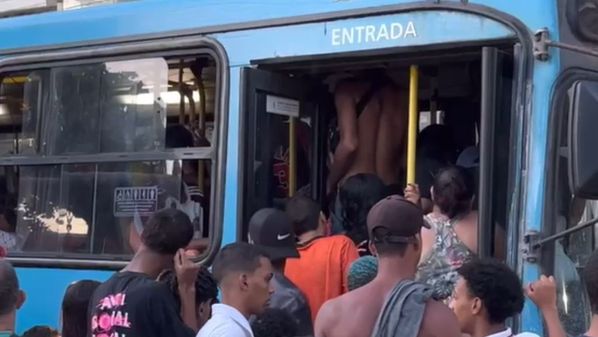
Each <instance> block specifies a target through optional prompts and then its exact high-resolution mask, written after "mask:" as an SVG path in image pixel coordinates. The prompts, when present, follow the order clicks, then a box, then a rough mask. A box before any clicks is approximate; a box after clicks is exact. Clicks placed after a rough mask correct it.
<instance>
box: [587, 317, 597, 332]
mask: <svg viewBox="0 0 598 337" xmlns="http://www.w3.org/2000/svg"><path fill="white" fill-rule="evenodd" d="M586 336H588V337H598V314H594V315H592V322H591V324H590V329H589V330H588V332H587V333H586Z"/></svg>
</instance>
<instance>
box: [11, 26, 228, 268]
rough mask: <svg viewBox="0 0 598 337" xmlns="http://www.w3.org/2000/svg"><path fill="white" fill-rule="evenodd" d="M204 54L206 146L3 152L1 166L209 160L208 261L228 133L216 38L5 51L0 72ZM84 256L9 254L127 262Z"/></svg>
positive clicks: (79, 264)
mask: <svg viewBox="0 0 598 337" xmlns="http://www.w3.org/2000/svg"><path fill="white" fill-rule="evenodd" d="M199 54H203V55H208V56H210V57H212V58H213V60H214V61H215V63H216V84H215V108H214V112H215V119H214V130H215V132H214V136H213V140H212V142H211V146H210V147H194V148H181V149H166V150H163V151H159V152H158V151H144V152H110V153H99V154H84V155H76V156H67V155H57V156H39V155H33V156H26V155H16V156H3V157H0V166H39V165H49V164H56V165H60V164H74V163H77V164H80V163H81V164H84V163H95V164H101V163H107V162H137V161H148V160H151V161H163V160H185V159H194V160H202V159H204V160H210V161H211V168H212V171H211V172H212V176H211V183H212V186H213V187H212V189H211V195H210V201H211V202H210V220H209V221H210V223H209V228H210V237H209V240H210V244H209V247H208V251H207V252H206V253H204V254H203V255H202V256H201V257H200V261H199V262H201V263H209V262H210V261H211V260H213V258H214V257H215V254H216V253H217V252H218V250H219V248H220V245H221V241H222V233H223V220H224V219H223V218H224V184H225V167H226V153H227V137H228V132H227V130H228V127H227V126H228V113H229V109H228V99H229V80H230V78H229V64H228V56H227V54H226V51H225V49H224V47H223V46H222V45H221V44H220V43H219V42H218V41H216V40H215V39H212V38H209V37H205V36H190V37H180V38H176V39H169V38H161V39H152V40H143V41H133V42H127V43H113V44H110V43H106V44H103V45H99V46H93V47H69V48H64V49H59V50H51V51H47V52H41V53H40V52H36V53H30V54H21V55H18V54H17V55H9V56H8V57H6V58H4V59H0V74H4V73H9V72H15V71H27V70H33V69H39V68H47V67H59V66H75V65H76V66H79V65H84V64H89V63H97V62H110V61H121V60H135V59H141V58H151V57H160V58H168V57H177V56H180V57H185V56H187V57H188V56H193V55H199ZM86 255H87V258H79V256H81V254H72V255H71V256H76V257H73V258H71V257H68V256H69V254H64V255H62V254H61V255H60V256H56V255H55V254H53V253H52V252H49V253H46V252H43V253H22V254H21V253H19V254H17V255H16V256H10V257H8V260H9V261H11V262H13V263H14V264H15V265H16V266H23V267H58V268H76V269H88V268H93V269H98V268H99V269H119V268H122V267H123V266H124V265H126V263H127V262H128V260H129V259H128V258H127V259H121V260H115V259H114V258H115V256H114V255H105V256H104V255H98V257H99V258H92V257H93V256H94V254H86Z"/></svg>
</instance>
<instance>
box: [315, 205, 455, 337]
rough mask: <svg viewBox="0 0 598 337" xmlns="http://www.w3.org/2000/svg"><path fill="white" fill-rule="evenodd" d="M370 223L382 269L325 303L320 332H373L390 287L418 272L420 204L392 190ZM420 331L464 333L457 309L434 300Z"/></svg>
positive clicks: (329, 335)
mask: <svg viewBox="0 0 598 337" xmlns="http://www.w3.org/2000/svg"><path fill="white" fill-rule="evenodd" d="M367 225H368V232H369V235H370V240H371V242H372V243H371V245H372V251H374V252H375V253H376V254H377V255H378V274H377V276H376V278H374V280H372V281H371V282H370V283H368V284H366V285H365V286H363V287H361V288H358V289H356V290H354V291H352V292H349V293H347V294H345V295H343V296H341V297H338V298H336V299H333V300H330V301H328V302H327V303H326V304H324V306H323V307H322V309H321V310H320V312H319V314H318V317H317V319H316V322H315V335H316V337H364V336H371V335H372V332H373V330H374V328H375V325H376V321H377V319H378V316H379V314H380V312H381V310H382V308H383V306H384V304H385V301H386V298H387V296H388V295H389V293H390V292H391V291H392V290H393V288H394V287H395V286H396V285H397V284H398V283H399V282H401V281H403V280H412V279H414V278H415V272H416V270H417V264H418V262H419V259H420V254H421V240H420V237H419V232H420V230H421V227H422V226H425V224H424V221H423V214H422V211H421V209H419V208H418V207H417V206H415V205H413V204H412V203H411V202H409V201H407V200H405V199H403V198H401V197H399V196H390V197H388V198H386V199H383V200H381V201H380V202H379V203H378V204H376V205H375V206H374V207H373V208H372V210H371V211H370V213H369V215H368V219H367ZM396 315H397V317H400V316H399V313H398V312H397V313H396ZM415 329H417V327H415ZM416 331H417V330H416ZM418 331H419V333H418V335H417V336H418V337H461V332H460V331H459V325H458V323H457V319H456V317H455V315H454V314H453V313H452V312H451V310H450V309H449V308H448V307H447V306H445V305H444V304H442V303H439V302H436V301H433V300H428V301H427V303H426V305H425V309H424V312H423V319H422V323H421V325H420V327H419V330H418Z"/></svg>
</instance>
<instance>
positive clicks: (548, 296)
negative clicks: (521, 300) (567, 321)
mask: <svg viewBox="0 0 598 337" xmlns="http://www.w3.org/2000/svg"><path fill="white" fill-rule="evenodd" d="M525 290H526V294H527V296H528V297H529V298H530V300H532V302H534V304H536V306H537V307H538V309H539V310H540V312H541V313H542V316H543V317H544V321H545V322H546V328H547V330H548V334H547V336H548V337H567V333H566V332H565V329H563V325H562V324H561V319H560V318H559V312H558V309H557V306H556V282H555V281H554V278H553V277H552V276H550V277H546V276H544V275H542V277H540V279H539V280H538V281H536V282H534V283H532V284H530V285H528V286H527V288H526V289H525Z"/></svg>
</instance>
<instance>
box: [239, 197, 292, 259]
mask: <svg viewBox="0 0 598 337" xmlns="http://www.w3.org/2000/svg"><path fill="white" fill-rule="evenodd" d="M249 242H250V243H253V244H256V245H258V246H260V247H261V248H262V249H263V250H264V251H265V252H266V253H267V254H268V256H269V257H270V259H271V260H273V261H276V260H283V259H287V258H298V257H299V252H298V251H297V242H296V241H295V234H294V233H293V225H292V224H291V220H290V219H289V217H288V215H287V214H286V213H285V212H283V211H281V210H277V209H274V208H264V209H261V210H259V211H257V212H256V213H255V214H254V215H253V216H252V217H251V219H250V220H249Z"/></svg>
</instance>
